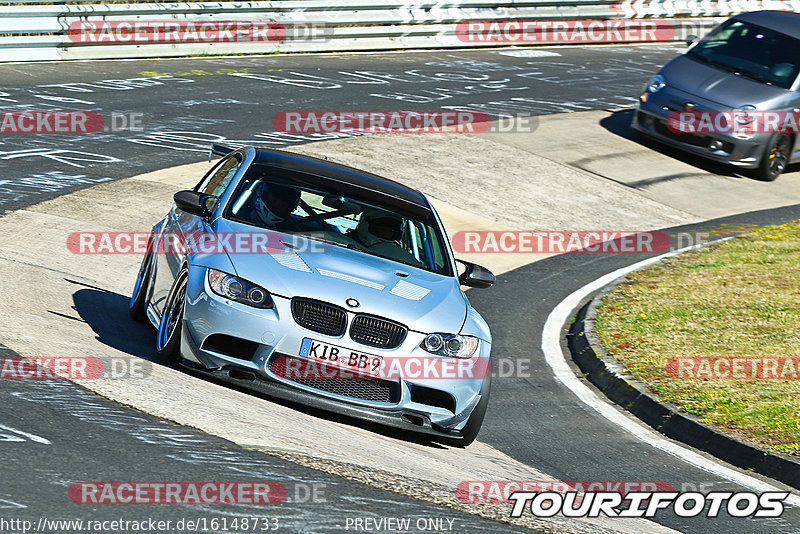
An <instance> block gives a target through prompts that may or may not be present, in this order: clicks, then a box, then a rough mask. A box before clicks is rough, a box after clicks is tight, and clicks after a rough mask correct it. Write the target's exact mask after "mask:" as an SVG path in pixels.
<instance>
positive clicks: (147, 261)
mask: <svg viewBox="0 0 800 534" xmlns="http://www.w3.org/2000/svg"><path fill="white" fill-rule="evenodd" d="M147 250H148V251H149V250H150V246H149V245H148V247H147ZM152 274H153V257H152V256H151V255H150V254H149V253H147V254H145V255H144V258H142V264H141V265H140V266H139V274H138V275H136V283H135V284H134V286H133V293H132V294H131V300H130V303H129V304H128V315H130V317H131V319H133V320H134V321H139V322H140V323H145V322H147V313H145V307H146V306H147V289H148V288H149V287H150V277H151V276H152Z"/></svg>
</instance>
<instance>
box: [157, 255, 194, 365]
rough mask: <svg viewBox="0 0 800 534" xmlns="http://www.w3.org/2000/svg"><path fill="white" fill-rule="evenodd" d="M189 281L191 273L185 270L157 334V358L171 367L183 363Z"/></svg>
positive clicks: (168, 301) (173, 289) (175, 286)
mask: <svg viewBox="0 0 800 534" xmlns="http://www.w3.org/2000/svg"><path fill="white" fill-rule="evenodd" d="M188 279H189V272H188V271H187V270H186V269H185V268H184V269H182V270H181V272H180V273H178V277H177V278H176V279H175V282H174V283H173V284H172V288H171V289H170V290H169V295H167V300H166V303H165V304H164V311H163V313H162V314H161V320H160V321H159V323H158V334H156V356H157V357H158V360H159V361H160V362H161V363H166V364H170V365H171V364H175V363H178V362H179V361H181V335H182V333H183V310H184V308H185V306H186V286H187V284H188Z"/></svg>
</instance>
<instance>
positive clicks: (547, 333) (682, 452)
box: [542, 238, 800, 506]
mask: <svg viewBox="0 0 800 534" xmlns="http://www.w3.org/2000/svg"><path fill="white" fill-rule="evenodd" d="M728 239H730V238H725V239H720V240H717V241H713V242H710V243H707V244H714V243H719V242H721V241H726V240H728ZM704 245H705V244H698V245H692V246H690V247H684V248H681V249H678V250H674V251H672V252H667V253H665V254H661V255H660V256H656V257H653V258H649V259H646V260H643V261H640V262H638V263H634V264H633V265H629V266H627V267H623V268H621V269H617V270H616V271H613V272H611V273H608V274H606V275H604V276H601V277H600V278H598V279H597V280H595V281H593V282H590V283H588V284H586V285H585V286H583V287H582V288H580V289H578V290H577V291H575V292H573V293H572V294H570V295H569V296H568V297H567V298H565V299H564V300H562V301H561V302H560V303H559V304H558V306H556V307H555V308H554V309H553V311H552V312H550V315H548V316H547V321H545V323H544V330H543V332H542V351H543V352H544V358H545V361H547V364H548V365H549V366H550V367H551V368H552V369H553V372H554V376H555V378H556V380H558V381H559V382H561V383H562V384H564V386H566V387H567V388H568V389H569V390H570V391H572V392H573V393H574V394H575V395H576V396H577V397H578V398H579V399H580V400H581V401H582V402H583V403H585V404H587V405H588V406H590V407H591V408H593V409H594V410H595V411H597V412H598V413H599V414H600V415H602V416H603V417H605V418H606V419H608V420H609V421H611V422H612V423H614V424H615V425H617V426H619V427H621V428H624V429H625V430H627V431H628V432H629V433H631V434H633V436H635V437H636V438H637V439H639V440H641V441H643V442H644V443H647V444H648V445H652V446H653V447H655V448H657V449H659V450H662V451H664V452H666V453H668V454H671V455H673V456H675V457H676V458H679V459H680V460H682V461H684V462H686V463H688V464H690V465H693V466H694V467H697V468H698V469H702V470H703V471H706V472H708V473H712V474H714V475H717V476H719V477H721V478H724V479H725V480H729V481H731V482H735V483H737V484H740V485H742V486H745V487H747V488H749V489H751V490H754V491H760V492H765V491H784V490H782V489H780V488H777V487H776V486H774V485H772V484H769V483H768V482H764V481H762V480H759V479H757V478H755V477H752V476H750V475H746V474H744V473H740V472H739V471H736V470H734V469H731V468H729V467H726V466H724V465H721V464H718V463H716V462H714V461H712V460H709V459H708V458H706V457H704V456H702V455H700V454H698V453H696V452H694V451H693V450H690V449H688V448H687V447H684V446H682V445H679V444H678V443H675V442H673V441H670V440H668V439H666V438H665V437H663V436H662V435H661V434H659V433H658V432H656V431H655V430H653V429H651V428H650V427H647V426H645V424H644V423H640V422H638V421H633V420H631V419H629V418H628V417H627V416H626V415H624V414H623V413H622V412H621V411H619V409H618V408H617V407H616V406H614V405H611V404H609V403H608V402H606V401H605V400H604V399H601V398H600V397H599V396H598V395H597V394H596V393H595V392H594V391H592V390H591V389H589V387H588V386H587V385H586V384H584V383H582V382H581V381H580V380H579V379H578V378H577V377H576V376H575V373H574V372H573V371H572V369H570V367H569V365H568V364H567V360H566V358H565V357H564V352H563V351H562V350H561V328H562V326H563V325H564V324H566V322H567V320H568V319H569V318H570V316H571V314H572V311H573V310H574V309H575V308H576V307H578V305H580V303H581V301H583V299H585V298H586V297H588V296H589V295H591V294H592V293H594V292H595V291H597V290H598V289H600V288H602V287H603V286H605V285H607V284H609V283H611V282H613V281H614V280H616V279H617V278H619V277H621V276H623V275H626V274H628V273H630V272H633V271H635V270H637V269H641V268H642V267H646V266H648V265H651V264H653V263H656V262H658V261H661V260H662V259H664V258H669V257H671V256H677V255H678V254H681V253H683V252H686V251H689V250H692V249H695V248H699V247H701V246H704ZM785 502H786V503H788V504H791V505H793V506H800V497H798V496H797V495H794V494H790V495H789V497H787V498H786V500H785Z"/></svg>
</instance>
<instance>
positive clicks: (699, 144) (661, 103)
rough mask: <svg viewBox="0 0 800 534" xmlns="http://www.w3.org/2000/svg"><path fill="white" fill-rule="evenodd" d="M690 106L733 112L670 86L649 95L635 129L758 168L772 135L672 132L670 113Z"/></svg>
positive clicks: (637, 114)
mask: <svg viewBox="0 0 800 534" xmlns="http://www.w3.org/2000/svg"><path fill="white" fill-rule="evenodd" d="M687 102H691V103H693V104H695V105H696V106H697V108H696V109H697V110H698V111H711V112H714V111H720V112H722V111H731V110H730V109H724V108H722V107H720V106H719V105H718V104H716V103H714V102H710V101H707V100H703V99H699V98H698V97H695V96H693V95H690V94H689V93H685V92H683V91H679V90H677V89H674V88H672V87H669V86H667V87H665V88H664V89H662V90H661V91H659V92H657V93H648V98H647V102H641V101H640V103H639V106H638V108H637V110H636V112H635V114H634V116H633V121H632V123H631V126H632V127H633V128H634V129H635V130H637V131H639V132H642V133H644V134H647V135H648V136H650V137H652V138H654V139H657V140H658V141H660V142H662V143H664V144H666V145H669V146H672V147H675V148H679V149H681V150H683V151H685V152H689V153H692V154H696V155H698V156H702V157H704V158H707V159H711V160H714V161H718V162H721V163H727V164H729V165H734V166H736V167H742V168H749V169H752V168H755V167H758V165H759V163H760V161H761V156H762V154H763V152H764V146H766V144H767V142H768V141H769V138H770V135H769V134H764V133H762V134H754V135H752V136H749V137H746V138H744V137H737V136H735V135H732V134H729V133H724V132H721V133H713V134H705V133H703V134H688V133H680V132H672V131H670V130H669V128H668V127H667V117H668V116H669V115H670V113H674V112H681V111H684V106H685V105H686V103H687ZM713 141H717V142H718V143H719V146H718V147H716V148H712V147H711V144H712V142H713Z"/></svg>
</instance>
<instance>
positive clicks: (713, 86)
mask: <svg viewBox="0 0 800 534" xmlns="http://www.w3.org/2000/svg"><path fill="white" fill-rule="evenodd" d="M687 42H688V43H689V48H688V49H687V50H686V52H685V53H683V54H682V55H680V56H678V57H676V58H675V59H673V60H672V61H670V62H669V63H667V64H666V65H665V66H664V67H663V68H662V69H661V71H660V72H659V73H658V74H657V75H655V76H654V77H653V78H652V79H651V80H650V81H649V82H648V83H647V84H646V85H645V87H644V89H643V91H642V93H641V96H640V97H639V107H638V110H637V112H636V113H635V115H634V119H633V124H632V126H633V127H634V128H635V129H636V130H638V131H640V132H643V133H645V134H648V135H649V136H652V137H654V138H656V139H657V140H659V141H661V142H663V143H666V144H668V145H671V146H674V147H678V148H680V149H682V150H685V151H687V152H691V153H693V154H698V155H700V156H703V157H705V158H709V159H713V160H716V161H719V162H723V163H728V164H731V165H735V166H737V167H742V168H747V169H754V170H755V173H756V175H757V176H758V177H759V178H760V179H762V180H768V181H771V180H775V179H776V178H777V177H778V176H779V175H780V174H781V173H782V172H783V171H784V170H785V169H786V166H787V165H788V164H790V163H794V162H796V161H798V159H800V150H798V149H799V148H800V140H799V139H798V137H799V136H798V135H797V130H798V128H797V122H798V119H800V91H798V89H799V86H800V79H799V77H798V73H800V14H797V13H793V12H783V11H757V12H750V13H744V14H741V15H737V16H735V17H732V18H730V19H728V20H727V21H725V22H723V23H722V24H720V25H719V26H717V27H716V28H715V29H714V30H712V31H711V32H710V33H709V34H708V35H707V36H706V37H704V38H703V39H700V40H697V39H696V38H695V37H693V36H692V37H690V38H689V39H688V40H687ZM687 113H691V114H692V115H688V118H689V119H692V118H693V117H702V116H703V114H705V115H706V119H707V122H706V126H709V127H706V128H703V127H700V128H695V127H694V126H693V127H692V128H686V129H684V128H677V127H675V126H676V125H677V124H678V123H677V122H675V121H673V119H674V118H675V117H676V114H683V115H686V114H687ZM766 114H771V115H772V118H774V119H775V120H774V121H773V122H771V123H770V120H768V119H767V118H765V117H766V116H767V115H766ZM687 123H688V122H687ZM698 124H699V125H701V126H702V123H701V122H698ZM759 125H760V126H759ZM770 125H771V126H770Z"/></svg>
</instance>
